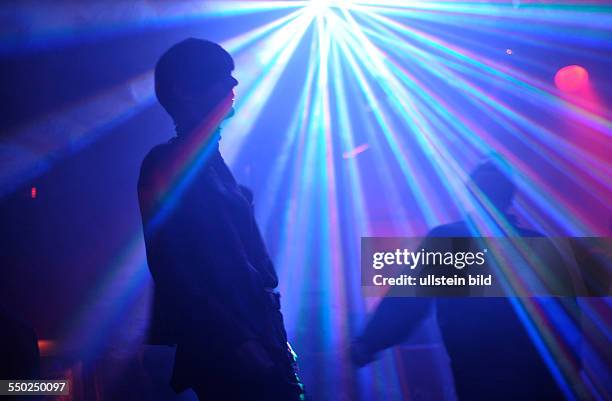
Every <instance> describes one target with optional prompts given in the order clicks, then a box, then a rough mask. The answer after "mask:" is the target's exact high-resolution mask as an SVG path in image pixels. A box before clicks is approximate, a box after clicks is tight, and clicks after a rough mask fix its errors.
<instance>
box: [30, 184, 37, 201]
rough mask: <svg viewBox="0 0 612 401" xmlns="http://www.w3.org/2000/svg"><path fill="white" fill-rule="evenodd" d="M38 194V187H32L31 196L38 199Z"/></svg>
mask: <svg viewBox="0 0 612 401" xmlns="http://www.w3.org/2000/svg"><path fill="white" fill-rule="evenodd" d="M36 195H38V190H37V189H36V187H32V189H30V196H31V197H32V199H36Z"/></svg>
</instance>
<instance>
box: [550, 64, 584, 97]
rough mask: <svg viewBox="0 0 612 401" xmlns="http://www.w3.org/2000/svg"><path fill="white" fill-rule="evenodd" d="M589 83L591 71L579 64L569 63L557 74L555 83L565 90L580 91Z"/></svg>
mask: <svg viewBox="0 0 612 401" xmlns="http://www.w3.org/2000/svg"><path fill="white" fill-rule="evenodd" d="M588 83H589V72H588V71H587V70H586V69H585V68H584V67H581V66H579V65H568V66H565V67H563V68H561V69H560V70H559V71H557V73H556V74H555V85H556V86H557V88H559V89H560V90H562V91H563V92H570V93H575V92H580V91H581V90H584V89H586V87H587V85H588Z"/></svg>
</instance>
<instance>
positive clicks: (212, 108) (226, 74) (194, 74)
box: [155, 38, 238, 129]
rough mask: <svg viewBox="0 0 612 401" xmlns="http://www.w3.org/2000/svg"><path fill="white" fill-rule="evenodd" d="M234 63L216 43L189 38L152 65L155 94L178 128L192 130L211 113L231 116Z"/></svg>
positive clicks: (234, 84) (236, 83) (234, 80)
mask: <svg viewBox="0 0 612 401" xmlns="http://www.w3.org/2000/svg"><path fill="white" fill-rule="evenodd" d="M233 70H234V60H233V59H232V57H231V56H230V54H229V53H228V52H227V51H225V50H224V49H223V48H222V47H221V46H219V45H218V44H216V43H213V42H210V41H208V40H203V39H195V38H189V39H186V40H184V41H182V42H179V43H177V44H175V45H174V46H172V47H171V48H170V49H168V50H167V51H166V52H165V53H164V54H163V55H162V56H161V57H160V59H159V61H158V62H157V65H156V66H155V94H156V95H157V99H158V100H159V102H160V103H161V105H162V106H163V107H164V108H165V109H166V111H167V112H168V114H170V116H171V117H172V119H173V120H174V122H175V124H176V125H177V127H181V126H183V127H185V128H188V129H191V128H193V127H195V126H196V125H197V124H199V123H200V122H201V121H202V120H204V119H206V118H208V117H209V116H211V114H215V115H217V116H216V117H219V116H220V119H219V121H221V119H223V117H227V116H230V115H232V114H233V108H232V105H233V99H234V92H233V88H234V87H235V86H236V85H238V81H237V80H236V79H235V78H234V77H233V76H232V71H233Z"/></svg>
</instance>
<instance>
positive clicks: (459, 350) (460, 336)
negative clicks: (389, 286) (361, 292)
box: [351, 161, 575, 401]
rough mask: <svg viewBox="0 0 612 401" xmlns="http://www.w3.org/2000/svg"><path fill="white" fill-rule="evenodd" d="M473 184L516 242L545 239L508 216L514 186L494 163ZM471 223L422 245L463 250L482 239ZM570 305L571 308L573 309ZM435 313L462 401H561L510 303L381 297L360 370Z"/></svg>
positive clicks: (357, 356) (449, 227) (356, 346)
mask: <svg viewBox="0 0 612 401" xmlns="http://www.w3.org/2000/svg"><path fill="white" fill-rule="evenodd" d="M470 181H471V182H470V185H473V186H474V188H475V189H476V190H477V191H480V192H481V194H482V195H483V196H484V198H485V199H486V201H488V202H490V205H491V206H493V207H494V209H495V210H496V211H497V212H498V213H501V214H502V215H503V219H504V220H505V221H506V222H507V223H509V225H510V227H511V228H512V230H513V231H514V233H513V234H512V235H513V236H520V237H542V234H540V233H538V232H536V231H533V230H529V229H526V228H523V227H520V226H519V225H518V224H517V222H516V219H515V218H514V217H513V216H511V215H509V214H508V213H507V211H508V209H509V208H510V206H511V203H512V199H513V196H514V193H515V186H514V184H513V182H512V181H511V179H510V178H509V177H508V176H506V175H505V174H504V173H503V172H502V171H501V170H500V169H499V168H498V167H497V166H496V165H495V163H494V162H491V161H488V162H486V163H483V164H481V165H479V166H478V167H477V168H476V169H475V170H474V171H473V172H472V174H471V177H470ZM473 217H474V216H471V217H470V216H468V217H466V219H465V220H462V221H458V222H455V223H451V224H446V225H442V226H438V227H436V228H434V229H432V230H431V231H430V232H429V233H428V235H427V238H426V239H425V240H424V243H434V244H435V243H440V242H441V241H440V240H439V238H455V240H452V241H453V242H452V244H453V245H452V246H453V247H455V246H456V245H455V243H457V242H459V243H462V244H461V245H460V246H464V245H465V242H466V241H467V242H471V241H470V240H469V239H467V238H468V237H479V236H481V235H479V234H478V233H477V232H476V231H475V229H474V228H472V227H473V225H472V224H471V220H472V218H473ZM457 238H459V239H457ZM544 241H548V240H544ZM445 243H447V242H445ZM424 247H425V249H427V250H430V249H432V248H429V247H427V246H426V245H424ZM421 248H422V246H419V247H418V249H421ZM465 250H466V249H463V248H462V249H455V251H465ZM554 260H555V262H554V263H557V262H558V261H560V260H561V259H560V255H558V253H557V254H556V255H555V259H554ZM555 267H556V266H555ZM426 268H428V267H426ZM437 268H439V267H437V266H435V267H432V269H437ZM558 274H559V277H560V278H561V280H562V281H563V285H564V286H566V287H565V289H564V291H571V290H568V286H571V279H570V278H569V274H568V273H567V271H566V270H563V269H562V268H561V267H560V266H559V273H558ZM570 294H571V292H570ZM570 303H571V304H572V307H575V302H570ZM434 306H435V311H436V313H437V320H438V323H439V326H440V331H441V334H442V338H443V340H444V344H445V347H446V350H447V352H448V355H449V357H450V360H451V368H452V371H453V376H454V382H455V388H456V392H457V396H458V398H459V400H460V401H478V400H482V401H485V400H486V401H490V400H496V401H499V400H507V401H519V400H524V401H534V400H538V401H548V400H562V399H564V397H563V395H562V393H561V392H560V390H559V389H558V386H557V384H556V383H555V381H554V379H553V377H552V376H551V374H550V373H549V370H548V368H547V367H546V365H545V363H544V362H543V360H542V358H541V357H540V355H539V353H538V351H537V349H536V347H535V346H534V344H533V342H532V340H531V339H530V337H529V335H528V333H527V330H526V328H525V327H524V325H523V324H522V323H521V321H520V320H519V318H518V316H517V314H516V312H515V310H514V309H513V306H512V304H511V301H510V300H509V299H508V298H478V297H471V298H468V297H452V298H445V297H438V298H427V297H420V298H399V297H398V298H394V297H385V298H384V299H383V300H382V301H381V303H380V304H379V305H378V307H377V309H376V310H375V312H374V313H373V315H372V316H371V318H370V320H369V321H368V323H367V325H366V328H365V330H364V331H363V333H362V335H361V336H360V337H358V339H357V340H355V342H354V343H353V347H352V350H351V354H352V358H353V362H354V363H355V364H356V365H357V366H363V365H365V364H367V363H369V362H371V361H372V360H373V359H374V355H375V354H376V353H377V352H379V351H381V350H384V349H386V348H389V347H392V346H394V345H396V344H399V343H401V342H402V341H404V340H405V339H406V338H407V337H408V336H409V335H410V334H411V333H412V331H413V330H414V329H415V328H416V327H418V326H419V325H420V323H421V321H422V320H423V319H424V318H426V317H427V316H428V315H429V314H430V313H431V312H432V309H433V308H434Z"/></svg>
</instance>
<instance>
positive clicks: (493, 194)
mask: <svg viewBox="0 0 612 401" xmlns="http://www.w3.org/2000/svg"><path fill="white" fill-rule="evenodd" d="M470 181H471V183H472V184H474V185H475V186H476V187H478V189H479V190H480V191H482V193H483V194H484V195H485V196H486V197H487V198H488V199H489V200H490V201H491V202H492V203H493V204H494V205H495V206H496V207H497V208H499V209H501V211H505V209H507V208H508V207H509V206H510V204H511V203H512V198H514V193H515V192H516V186H515V184H514V181H513V180H512V178H511V177H510V175H509V174H508V173H506V172H504V170H503V168H502V166H500V165H499V163H497V162H495V161H494V160H491V159H489V160H485V161H483V162H482V163H480V164H479V165H478V166H476V168H474V170H472V172H471V173H470Z"/></svg>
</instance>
